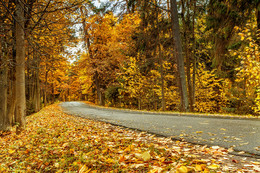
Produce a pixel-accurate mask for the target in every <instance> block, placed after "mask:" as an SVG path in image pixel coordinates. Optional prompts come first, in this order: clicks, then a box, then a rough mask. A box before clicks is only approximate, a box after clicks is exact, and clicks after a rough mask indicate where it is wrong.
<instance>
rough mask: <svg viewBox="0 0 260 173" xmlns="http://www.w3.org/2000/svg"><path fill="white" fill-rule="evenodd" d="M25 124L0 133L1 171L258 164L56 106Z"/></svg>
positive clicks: (177, 171) (174, 169)
mask: <svg viewBox="0 0 260 173" xmlns="http://www.w3.org/2000/svg"><path fill="white" fill-rule="evenodd" d="M27 122H28V124H27V129H26V130H25V131H23V132H22V133H21V134H20V135H19V136H16V134H15V133H13V132H12V133H11V134H8V135H3V134H4V133H3V134H2V133H1V134H0V135H1V136H0V160H1V163H0V172H79V173H88V172H149V173H160V172H170V173H188V172H196V171H197V172H205V173H206V172H210V171H219V172H223V170H224V168H225V171H224V172H227V171H229V172H237V171H241V170H249V169H251V170H257V166H259V165H257V164H256V163H257V162H255V163H253V162H246V161H239V162H232V160H235V159H232V157H231V156H229V155H228V151H227V150H226V149H223V148H221V147H218V146H213V147H211V148H208V147H207V146H198V145H191V144H188V143H186V142H183V141H172V140H171V139H169V138H163V137H155V136H154V135H150V134H147V133H145V132H137V131H133V130H126V129H123V128H120V127H116V126H113V125H110V124H106V123H103V122H97V121H92V120H87V119H83V118H78V117H74V116H69V115H66V114H64V113H62V112H61V111H60V110H59V108H58V107H57V106H56V105H52V106H49V107H47V108H45V109H43V110H42V111H41V112H39V113H37V114H34V115H31V116H29V117H27ZM236 160H238V159H236ZM242 162H245V163H246V164H247V165H250V167H243V164H242ZM238 163H239V164H238ZM225 165H226V167H224V166H225ZM230 165H233V166H230ZM252 165H253V166H252Z"/></svg>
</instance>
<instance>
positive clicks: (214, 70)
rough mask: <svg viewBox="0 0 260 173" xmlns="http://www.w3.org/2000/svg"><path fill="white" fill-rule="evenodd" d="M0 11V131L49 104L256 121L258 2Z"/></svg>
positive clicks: (259, 98) (56, 3)
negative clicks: (80, 102) (86, 103)
mask: <svg viewBox="0 0 260 173" xmlns="http://www.w3.org/2000/svg"><path fill="white" fill-rule="evenodd" d="M0 12H1V13H0V36H1V37H0V47H1V49H0V57H1V59H0V130H9V129H10V128H11V126H13V125H16V126H17V127H18V128H17V129H18V131H17V132H18V133H19V131H20V130H22V129H23V128H24V127H25V116H26V115H29V114H31V113H33V112H37V111H39V110H40V109H41V108H42V107H44V106H46V105H48V104H52V103H54V102H56V101H73V100H85V101H90V102H94V103H96V104H99V105H106V106H113V107H120V108H129V109H140V110H154V111H158V110H160V111H185V112H202V113H234V114H252V115H255V116H258V115H259V114H260V56H259V51H260V50H259V45H260V44H259V42H260V41H259V40H260V35H259V34H260V32H259V29H260V2H259V1H258V0H230V1H226V0H219V1H216V0H178V1H177V2H176V0H111V1H108V2H103V3H101V5H97V4H96V3H95V2H94V1H90V0H15V1H12V0H0ZM75 49H76V50H77V52H75V51H73V50H75Z"/></svg>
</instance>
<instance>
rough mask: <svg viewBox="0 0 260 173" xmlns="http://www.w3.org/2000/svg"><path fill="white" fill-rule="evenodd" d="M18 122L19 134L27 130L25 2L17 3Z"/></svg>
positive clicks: (19, 1) (18, 1) (18, 0)
mask: <svg viewBox="0 0 260 173" xmlns="http://www.w3.org/2000/svg"><path fill="white" fill-rule="evenodd" d="M16 14H17V15H16V20H17V21H16V35H15V37H16V101H17V102H16V108H17V109H16V121H17V123H18V127H17V133H18V134H19V133H20V132H21V131H22V130H23V129H25V123H26V122H25V115H26V98H25V69H24V68H25V45H24V41H25V39H24V2H23V1H22V0H17V1H16Z"/></svg>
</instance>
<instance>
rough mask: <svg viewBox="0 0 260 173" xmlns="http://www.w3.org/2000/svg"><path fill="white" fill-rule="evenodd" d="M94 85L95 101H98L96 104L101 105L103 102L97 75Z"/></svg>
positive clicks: (96, 74)
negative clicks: (95, 91)
mask: <svg viewBox="0 0 260 173" xmlns="http://www.w3.org/2000/svg"><path fill="white" fill-rule="evenodd" d="M94 78H95V84H96V90H97V100H98V104H99V105H102V104H103V101H102V94H101V89H100V83H99V78H98V73H97V72H96V73H95V77H94Z"/></svg>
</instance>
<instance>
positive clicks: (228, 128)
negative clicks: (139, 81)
mask: <svg viewBox="0 0 260 173" xmlns="http://www.w3.org/2000/svg"><path fill="white" fill-rule="evenodd" d="M60 106H61V107H62V108H63V111H64V112H65V113H67V114H71V115H76V116H80V117H84V118H90V119H95V120H100V121H104V122H108V123H112V124H116V125H120V126H124V127H128V128H133V129H138V130H141V131H147V132H150V133H154V134H157V135H162V136H166V137H171V138H173V139H177V140H180V139H184V140H185V141H187V142H191V143H196V144H202V145H205V144H206V145H209V146H214V145H218V146H221V147H225V148H231V147H233V148H234V150H235V153H234V154H238V153H240V154H241V155H243V151H244V152H245V154H250V155H254V156H255V157H258V158H259V157H260V120H259V119H238V118H233V119H231V118H225V119H223V118H216V117H206V116H205V117H201V116H200V117H199V116H190V115H189V116H185V115H181V116H180V115H178V114H171V115H169V114H167V115H163V114H156V113H142V112H138V111H124V110H113V109H105V108H96V107H93V106H90V105H87V104H85V103H83V102H63V103H61V104H60ZM241 151H242V152H241Z"/></svg>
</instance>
